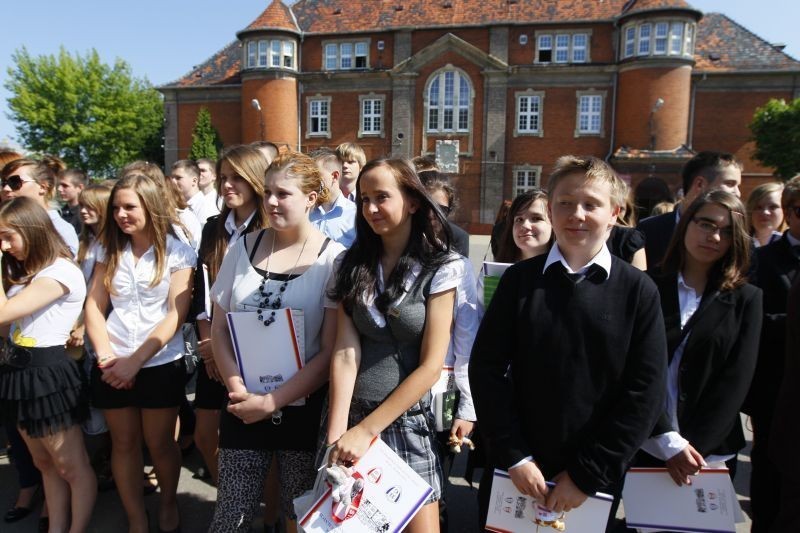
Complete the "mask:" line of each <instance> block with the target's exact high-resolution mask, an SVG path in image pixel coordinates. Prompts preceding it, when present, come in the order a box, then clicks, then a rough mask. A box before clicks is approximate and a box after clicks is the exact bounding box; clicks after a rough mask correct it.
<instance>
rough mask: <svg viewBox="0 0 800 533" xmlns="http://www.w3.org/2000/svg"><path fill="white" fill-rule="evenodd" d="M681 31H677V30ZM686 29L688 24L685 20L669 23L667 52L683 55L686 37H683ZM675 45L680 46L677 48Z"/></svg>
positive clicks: (672, 54)
mask: <svg viewBox="0 0 800 533" xmlns="http://www.w3.org/2000/svg"><path fill="white" fill-rule="evenodd" d="M676 30H677V32H680V33H677V32H676ZM685 31H686V24H685V23H683V22H677V21H676V22H672V23H670V25H669V45H668V48H667V53H668V54H669V55H671V56H681V55H683V46H684V42H685V39H684V37H683V33H684V32H685ZM675 45H677V46H678V49H677V50H676V49H675Z"/></svg>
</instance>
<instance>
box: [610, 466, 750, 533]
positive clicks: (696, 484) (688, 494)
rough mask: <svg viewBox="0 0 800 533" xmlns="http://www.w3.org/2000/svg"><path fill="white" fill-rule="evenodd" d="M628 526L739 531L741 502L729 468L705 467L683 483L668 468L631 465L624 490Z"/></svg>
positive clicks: (691, 532)
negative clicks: (687, 482) (737, 519)
mask: <svg viewBox="0 0 800 533" xmlns="http://www.w3.org/2000/svg"><path fill="white" fill-rule="evenodd" d="M622 502H623V503H624V505H625V518H626V521H627V522H628V527H631V528H637V529H639V530H641V531H684V532H687V533H694V532H696V531H702V532H708V533H735V531H736V518H737V515H738V514H739V513H738V512H739V502H738V501H737V498H736V492H735V490H734V488H733V484H732V483H731V478H730V475H729V474H728V470H727V469H716V468H715V469H703V470H701V471H700V474H699V475H696V476H692V484H691V485H683V486H681V487H679V486H678V485H676V484H675V482H674V481H673V480H672V478H671V477H670V476H669V474H668V473H667V470H666V469H665V468H631V469H630V470H629V471H628V474H627V475H626V476H625V488H624V489H623V491H622Z"/></svg>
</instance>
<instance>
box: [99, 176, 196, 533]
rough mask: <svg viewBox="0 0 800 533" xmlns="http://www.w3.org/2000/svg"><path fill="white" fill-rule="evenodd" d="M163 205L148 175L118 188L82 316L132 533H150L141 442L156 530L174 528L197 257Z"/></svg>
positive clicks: (121, 183)
mask: <svg viewBox="0 0 800 533" xmlns="http://www.w3.org/2000/svg"><path fill="white" fill-rule="evenodd" d="M165 203H166V202H164V200H163V189H162V188H161V187H159V186H158V185H157V184H156V183H155V182H153V181H152V180H151V179H150V178H148V177H146V176H143V175H137V174H129V175H127V176H125V177H123V178H122V179H120V180H119V181H118V182H117V184H116V185H115V186H114V189H113V190H112V192H111V202H110V203H109V207H108V212H107V215H106V217H107V220H108V223H107V224H106V226H105V229H104V232H103V247H104V250H103V252H102V253H99V254H98V257H97V263H96V265H95V273H94V276H93V277H92V283H91V288H90V291H89V297H88V299H87V301H86V309H85V320H86V330H87V333H88V335H89V340H90V341H91V343H92V346H93V347H94V350H95V352H96V354H97V366H96V367H94V368H93V369H92V375H91V386H92V400H93V404H94V405H95V406H96V407H98V408H100V409H102V410H103V414H104V415H105V418H106V422H107V424H108V428H109V431H110V433H111V443H112V452H111V469H112V472H113V475H114V481H115V482H116V485H117V490H118V491H119V495H120V498H121V500H122V504H123V507H125V512H126V513H127V515H128V522H129V527H130V531H131V532H136V533H141V532H145V531H147V529H148V517H147V516H146V513H145V507H144V499H143V495H142V469H143V464H142V461H143V459H142V441H144V443H145V444H146V445H147V448H148V450H149V452H150V457H151V458H152V461H153V466H154V469H155V473H156V477H157V478H158V485H159V487H160V488H161V500H160V506H159V512H158V527H159V529H160V530H162V531H173V530H176V529H177V528H178V527H179V522H180V518H179V516H178V507H177V500H176V494H177V489H178V475H179V473H180V462H181V456H180V451H179V449H178V445H177V443H176V442H175V439H174V431H175V424H176V420H177V414H178V405H179V404H180V403H181V400H182V398H183V397H184V381H185V374H186V370H185V365H184V362H183V350H184V346H183V334H182V332H181V324H182V323H183V321H184V319H185V318H186V315H187V312H188V310H189V305H190V302H191V292H192V291H191V278H192V271H193V268H194V266H195V264H196V262H197V256H196V255H195V253H194V251H193V250H192V249H191V248H190V247H189V246H188V245H186V244H185V243H183V242H181V241H180V240H178V238H177V237H175V235H174V233H173V230H172V226H171V219H170V217H169V214H168V212H167V210H166V208H165ZM112 220H113V222H112ZM109 305H111V306H112V310H111V313H110V314H109V315H108V318H106V313H107V311H108V309H109Z"/></svg>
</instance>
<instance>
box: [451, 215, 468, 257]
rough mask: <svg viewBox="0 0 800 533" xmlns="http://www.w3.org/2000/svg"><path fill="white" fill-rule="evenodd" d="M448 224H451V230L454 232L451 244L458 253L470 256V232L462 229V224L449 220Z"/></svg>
mask: <svg viewBox="0 0 800 533" xmlns="http://www.w3.org/2000/svg"><path fill="white" fill-rule="evenodd" d="M447 224H448V225H449V226H450V231H451V232H452V233H453V241H452V242H451V243H450V246H451V247H452V248H453V250H455V251H456V252H457V253H459V254H461V255H463V256H464V257H469V233H467V232H466V231H464V230H463V229H461V226H458V225H457V224H454V223H453V222H450V221H449V220H448V221H447Z"/></svg>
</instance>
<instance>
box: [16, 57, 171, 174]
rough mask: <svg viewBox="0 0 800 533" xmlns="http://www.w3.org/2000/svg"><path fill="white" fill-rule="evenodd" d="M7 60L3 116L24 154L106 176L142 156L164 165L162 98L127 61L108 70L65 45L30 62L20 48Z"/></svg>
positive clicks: (104, 65) (105, 66) (109, 67)
mask: <svg viewBox="0 0 800 533" xmlns="http://www.w3.org/2000/svg"><path fill="white" fill-rule="evenodd" d="M12 60H13V63H14V65H13V66H12V67H10V68H9V69H8V79H7V80H6V82H5V87H6V88H7V89H8V90H9V91H10V92H11V95H12V96H11V97H10V98H9V100H8V106H9V109H10V110H11V113H10V115H9V117H10V118H11V119H12V120H13V121H14V122H15V123H16V128H17V132H18V134H19V136H20V138H21V141H22V143H23V144H24V145H26V147H27V148H29V149H30V150H33V151H38V152H47V153H52V154H57V155H59V156H60V157H61V158H62V159H64V161H66V162H67V164H69V165H70V166H75V167H78V168H83V169H86V170H88V171H90V172H92V173H95V174H98V175H106V176H108V175H112V174H113V173H114V172H115V171H116V170H117V169H118V168H120V167H121V166H123V165H125V164H126V163H128V162H130V161H131V160H134V159H137V158H140V157H145V156H146V157H147V158H148V159H150V160H151V161H152V160H154V159H158V158H159V155H160V158H161V160H163V122H164V108H163V104H162V101H161V96H160V95H159V93H158V92H157V91H156V90H155V89H153V87H152V86H151V85H150V83H149V82H148V81H147V80H146V79H145V80H140V79H137V78H134V77H133V75H132V73H131V69H130V66H129V65H128V64H127V63H126V62H125V61H123V60H121V59H117V60H116V62H115V63H114V65H113V66H110V65H107V64H105V63H103V62H102V61H101V60H100V56H99V55H98V53H97V51H96V50H91V51H90V52H88V53H87V54H86V55H85V56H81V55H80V54H77V53H76V54H75V55H72V54H70V53H69V52H67V51H66V50H64V48H61V50H60V51H59V53H58V55H57V56H55V55H45V56H38V57H33V56H31V55H30V54H29V53H28V51H27V50H26V49H25V48H24V47H23V48H22V49H20V50H17V51H16V52H14V54H13V55H12ZM154 162H155V161H154Z"/></svg>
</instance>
